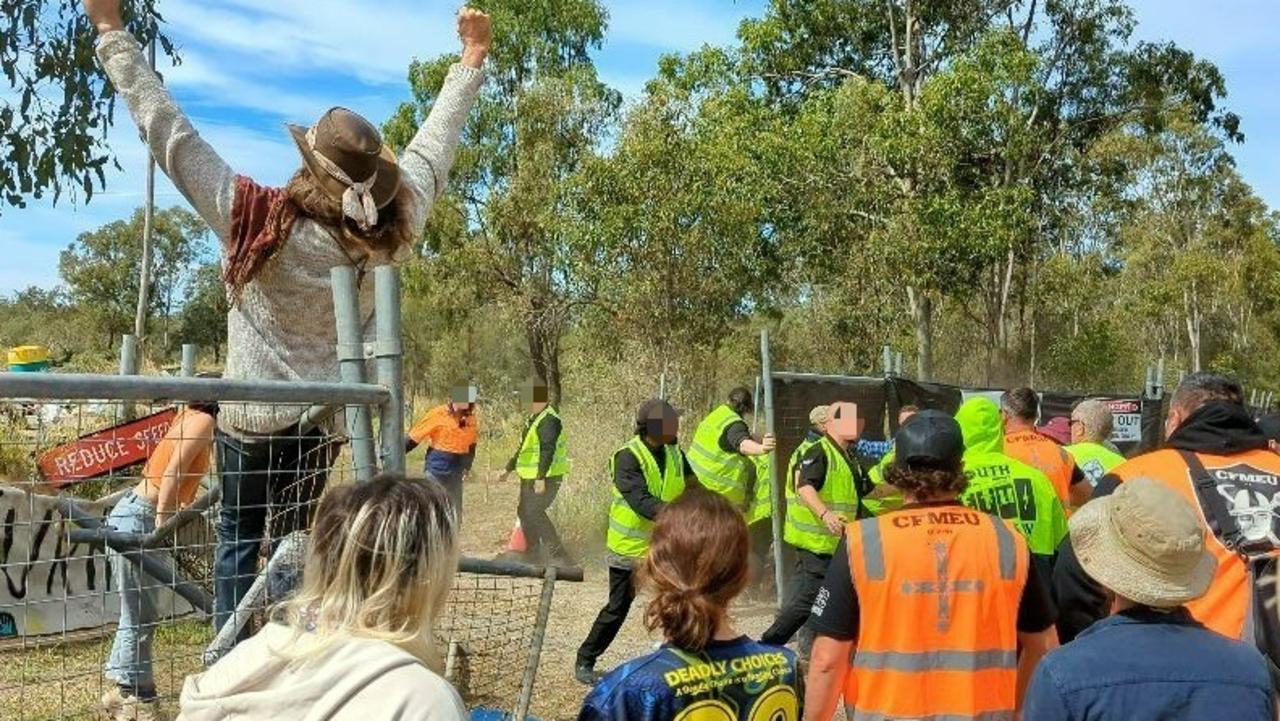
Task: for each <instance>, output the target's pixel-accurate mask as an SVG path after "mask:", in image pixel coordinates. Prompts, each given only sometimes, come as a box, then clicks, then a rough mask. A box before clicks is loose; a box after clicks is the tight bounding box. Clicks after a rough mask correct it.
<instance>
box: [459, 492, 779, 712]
mask: <svg viewBox="0 0 1280 721" xmlns="http://www.w3.org/2000/svg"><path fill="white" fill-rule="evenodd" d="M463 505H464V508H465V509H466V513H465V514H464V520H463V529H462V537H463V550H464V553H466V554H467V555H471V556H477V557H481V558H485V557H490V556H494V555H496V554H498V553H500V552H501V551H502V550H503V549H505V547H506V543H507V539H508V536H509V534H510V532H511V527H512V523H513V521H514V518H515V507H516V485H515V484H514V483H509V484H502V485H500V484H497V483H474V484H472V485H470V486H469V487H468V488H467V489H466V496H465V499H464V501H463ZM481 509H488V510H481ZM582 562H583V566H584V569H585V571H586V580H585V581H584V582H583V583H565V582H562V583H559V584H557V586H556V593H555V597H554V600H553V602H552V610H551V618H550V621H549V623H548V625H547V636H546V641H545V644H544V647H543V652H542V660H541V663H540V664H539V666H538V678H537V685H536V686H535V687H534V701H533V706H532V708H531V709H530V715H531V716H534V717H536V718H538V719H542V720H543V721H559V720H562V719H573V718H575V717H576V716H577V712H578V708H579V707H580V706H581V704H582V699H583V697H584V696H585V695H586V692H587V688H586V687H584V686H582V685H581V684H579V683H578V682H577V681H575V680H574V678H573V665H574V660H575V658H576V654H577V650H578V645H579V644H580V643H582V640H583V639H584V638H586V635H587V632H588V631H589V630H590V628H591V624H592V623H593V622H594V621H595V617H596V613H597V612H598V611H599V610H600V608H601V606H603V605H604V602H605V599H606V598H607V597H608V595H609V589H608V582H607V581H608V576H607V570H606V568H605V565H604V562H603V560H602V559H599V558H584V559H583V560H582ZM644 602H645V599H644V597H641V598H639V599H637V601H636V604H635V605H634V606H633V607H632V609H631V614H630V616H629V617H628V618H627V624H626V626H624V627H623V629H622V633H620V634H619V635H618V638H617V640H616V641H614V643H613V645H612V646H611V647H610V648H609V651H608V653H606V654H605V655H604V657H603V658H601V659H600V661H599V663H598V665H597V668H598V669H599V670H601V671H605V670H608V669H612V668H613V667H615V666H617V665H619V664H620V663H622V662H623V661H626V660H628V659H630V658H632V657H635V656H638V655H641V654H645V653H648V652H650V651H652V650H653V648H654V646H655V645H656V644H657V643H659V642H660V641H661V638H660V637H659V636H655V635H651V634H650V633H649V632H648V631H646V630H645V628H644V624H643V622H642V618H641V616H642V614H643V604H644ZM774 610H775V609H774V606H773V605H772V604H766V603H753V602H742V603H739V604H738V605H737V606H736V607H735V609H734V620H735V622H736V627H737V629H738V630H739V631H741V632H743V633H746V634H750V635H759V634H760V633H761V632H763V631H764V629H765V628H767V627H768V626H769V623H770V622H771V621H772V620H773V615H774Z"/></svg>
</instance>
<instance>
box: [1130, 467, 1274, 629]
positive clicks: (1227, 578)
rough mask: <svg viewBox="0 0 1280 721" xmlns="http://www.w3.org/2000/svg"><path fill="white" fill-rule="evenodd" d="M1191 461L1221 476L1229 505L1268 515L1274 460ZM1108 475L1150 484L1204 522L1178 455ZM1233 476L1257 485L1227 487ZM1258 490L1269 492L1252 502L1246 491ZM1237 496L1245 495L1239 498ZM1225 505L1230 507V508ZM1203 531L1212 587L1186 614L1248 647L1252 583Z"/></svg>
mask: <svg viewBox="0 0 1280 721" xmlns="http://www.w3.org/2000/svg"><path fill="white" fill-rule="evenodd" d="M1196 456H1198V457H1199V458H1200V462H1201V463H1203V464H1204V468H1205V470H1206V471H1208V472H1209V474H1210V475H1211V476H1216V475H1218V474H1219V473H1221V474H1222V477H1221V479H1220V480H1219V486H1220V488H1222V489H1223V491H1225V492H1226V493H1228V494H1230V495H1232V497H1233V500H1239V501H1247V502H1249V503H1250V504H1252V505H1251V509H1252V510H1254V511H1257V512H1259V514H1260V515H1261V516H1263V517H1267V516H1270V515H1271V509H1270V508H1269V507H1267V505H1266V503H1274V502H1275V500H1276V498H1277V496H1278V495H1280V456H1277V455H1276V454H1275V453H1272V452H1270V451H1265V450H1254V451H1246V452H1244V453H1239V454H1236V455H1234V456H1213V455H1208V454H1205V453H1197V454H1196ZM1112 473H1113V474H1115V476H1116V478H1117V479H1119V480H1120V481H1127V480H1132V479H1134V478H1141V477H1147V478H1154V479H1155V480H1157V481H1159V482H1160V483H1162V484H1164V485H1166V486H1168V487H1169V488H1172V489H1173V490H1175V491H1177V492H1178V493H1179V494H1180V495H1181V496H1182V497H1183V498H1185V499H1187V500H1188V501H1189V502H1190V503H1191V506H1192V507H1193V508H1195V509H1196V511H1197V512H1198V513H1199V514H1200V520H1201V522H1202V523H1203V522H1204V509H1202V508H1201V507H1200V499H1199V498H1197V497H1196V491H1195V487H1194V486H1193V485H1192V481H1191V472H1190V470H1188V468H1187V464H1186V463H1185V462H1183V460H1182V456H1181V455H1179V453H1178V451H1176V450H1172V449H1164V450H1159V451H1153V452H1151V453H1147V454H1144V455H1141V456H1138V457H1136V458H1134V459H1133V460H1130V461H1126V462H1124V463H1121V464H1120V465H1118V466H1116V467H1115V469H1114V470H1112ZM1233 474H1235V475H1234V478H1245V479H1248V478H1253V479H1255V480H1258V481H1260V483H1244V482H1241V483H1235V482H1233V481H1232V478H1233ZM1273 484H1274V485H1273ZM1260 487H1261V488H1267V489H1270V490H1269V492H1266V491H1264V492H1263V496H1264V497H1262V498H1259V497H1258V495H1257V491H1249V490H1248V489H1249V488H1254V489H1256V488H1260ZM1241 491H1245V492H1246V493H1247V494H1249V495H1246V496H1244V497H1243V498H1241V497H1240V495H1239V494H1240V492H1241ZM1264 501H1265V502H1266V503H1264ZM1227 505H1228V506H1231V507H1232V508H1235V507H1236V505H1235V504H1234V503H1228V504H1227ZM1240 505H1241V508H1239V509H1238V510H1239V511H1241V512H1243V511H1244V510H1245V508H1244V507H1243V505H1244V504H1243V503H1241V504H1240ZM1267 522H1269V523H1270V524H1271V526H1272V528H1274V526H1275V525H1276V521H1275V520H1273V519H1272V518H1269V517H1268V518H1267ZM1205 530H1206V534H1205V535H1206V541H1205V545H1206V546H1207V547H1208V549H1209V550H1210V551H1211V552H1212V553H1213V556H1214V558H1216V559H1218V570H1217V572H1216V573H1215V574H1214V576H1213V583H1211V584H1210V585H1209V591H1208V593H1206V594H1205V595H1203V596H1201V597H1200V598H1197V599H1196V600H1194V601H1190V602H1188V603H1187V604H1186V606H1187V610H1188V611H1190V612H1191V615H1192V616H1193V617H1194V618H1195V619H1196V620H1197V621H1199V622H1200V623H1202V624H1204V625H1205V626H1207V627H1209V628H1211V629H1213V630H1214V631H1217V632H1218V633H1220V634H1222V635H1224V636H1227V637H1228V638H1235V639H1240V640H1243V641H1247V642H1249V643H1253V641H1254V636H1253V630H1254V629H1253V582H1252V580H1251V579H1250V578H1249V569H1248V567H1247V566H1246V565H1245V562H1244V560H1243V559H1242V558H1240V556H1239V555H1237V554H1235V553H1232V552H1231V551H1229V550H1227V547H1226V546H1224V545H1223V544H1222V541H1221V540H1220V539H1218V538H1217V537H1216V536H1214V535H1213V534H1212V533H1207V531H1208V524H1206V525H1205Z"/></svg>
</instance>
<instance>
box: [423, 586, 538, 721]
mask: <svg viewBox="0 0 1280 721" xmlns="http://www.w3.org/2000/svg"><path fill="white" fill-rule="evenodd" d="M542 584H543V581H542V579H540V578H511V577H504V576H492V575H487V574H475V573H460V574H458V576H457V578H456V580H455V581H454V585H453V591H452V593H451V594H450V597H449V604H448V606H447V609H446V611H445V613H444V616H443V618H442V619H441V621H440V625H439V628H438V636H439V641H440V648H441V649H442V651H443V653H444V654H445V672H446V673H445V676H446V678H447V679H448V680H449V681H450V683H452V684H453V685H454V687H455V688H457V689H458V693H460V694H461V695H462V698H463V700H464V701H465V702H466V704H467V706H468V707H469V708H486V709H493V710H496V711H500V712H502V713H504V714H509V713H510V712H511V710H512V709H514V708H515V706H516V702H517V700H518V697H519V696H520V691H521V686H522V682H523V679H524V673H525V669H526V667H527V665H528V662H529V655H530V652H531V643H530V639H531V637H532V636H533V634H534V631H535V628H536V625H537V617H538V601H539V597H540V595H541V593H542Z"/></svg>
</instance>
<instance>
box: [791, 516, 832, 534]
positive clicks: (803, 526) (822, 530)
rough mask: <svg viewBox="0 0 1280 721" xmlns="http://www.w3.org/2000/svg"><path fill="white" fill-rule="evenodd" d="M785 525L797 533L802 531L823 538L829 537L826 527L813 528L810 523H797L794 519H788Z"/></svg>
mask: <svg viewBox="0 0 1280 721" xmlns="http://www.w3.org/2000/svg"><path fill="white" fill-rule="evenodd" d="M787 523H788V524H789V525H790V526H791V527H792V528H794V529H796V530H797V531H803V532H804V533H816V534H819V535H823V536H830V535H831V531H830V530H829V529H828V528H827V527H826V526H815V525H813V524H812V523H805V522H803V521H797V520H796V519H794V518H788V519H787Z"/></svg>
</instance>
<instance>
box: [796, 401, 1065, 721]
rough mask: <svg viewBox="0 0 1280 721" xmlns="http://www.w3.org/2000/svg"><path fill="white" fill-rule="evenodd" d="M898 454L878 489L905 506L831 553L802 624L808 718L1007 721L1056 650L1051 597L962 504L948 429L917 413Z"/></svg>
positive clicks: (1004, 530)
mask: <svg viewBox="0 0 1280 721" xmlns="http://www.w3.org/2000/svg"><path fill="white" fill-rule="evenodd" d="M988 402H990V401H988ZM992 405H993V406H994V404H992ZM895 449H896V453H895V454H894V455H895V457H894V461H893V463H892V464H891V465H890V466H889V468H888V470H887V473H886V475H887V478H886V481H887V482H889V483H891V484H893V485H894V486H895V487H896V488H899V489H901V490H902V491H903V492H904V493H905V494H906V499H907V505H906V506H904V507H903V509H902V510H899V511H895V512H892V513H888V514H885V515H883V516H879V517H877V518H867V519H863V520H861V521H858V522H857V523H854V524H852V525H850V526H849V530H848V532H847V533H846V534H845V539H844V540H843V541H841V542H840V546H839V548H837V549H836V552H835V558H834V560H833V561H832V563H831V568H830V570H829V571H828V572H827V576H826V578H825V579H824V580H823V582H822V588H821V591H820V593H819V594H818V599H817V601H816V602H815V603H814V606H813V616H812V618H811V619H810V622H809V625H810V627H811V628H812V629H813V631H814V632H816V633H817V634H818V639H817V641H815V642H814V645H813V654H812V660H811V665H810V669H809V677H808V681H807V683H806V687H807V689H806V695H805V705H804V706H805V719H806V720H807V721H831V718H832V716H833V715H834V714H835V711H836V705H837V703H838V701H839V700H840V697H841V694H842V692H843V696H844V704H845V709H846V711H847V713H848V717H849V718H851V719H859V720H860V719H908V718H910V719H934V718H937V719H941V718H947V719H952V718H954V719H979V718H983V719H985V718H990V719H1013V718H1014V716H1015V713H1016V709H1017V708H1018V705H1019V702H1020V701H1021V699H1022V696H1023V691H1024V689H1025V688H1026V684H1027V682H1028V681H1029V680H1030V678H1031V674H1032V672H1033V671H1034V669H1035V667H1036V664H1037V663H1038V662H1039V661H1040V659H1041V658H1042V657H1043V656H1044V654H1045V653H1047V652H1048V651H1049V650H1050V649H1052V648H1053V647H1054V646H1056V645H1057V637H1056V635H1055V633H1054V628H1053V623H1054V609H1053V603H1052V601H1051V600H1050V598H1049V592H1048V589H1047V588H1046V586H1045V583H1044V581H1043V580H1042V579H1041V577H1040V575H1039V574H1038V572H1037V571H1036V568H1035V566H1034V565H1032V564H1031V562H1030V554H1029V552H1028V548H1027V544H1026V541H1024V540H1023V539H1022V537H1021V536H1020V535H1019V534H1018V533H1016V532H1015V531H1014V530H1013V529H1012V528H1011V527H1010V525H1009V524H1008V523H1007V522H1006V521H1004V520H1003V519H1000V518H997V517H995V516H992V515H989V514H986V513H982V512H980V511H976V510H973V509H970V508H966V507H965V506H963V505H961V503H960V500H959V495H960V494H961V493H962V492H963V491H964V490H965V487H966V485H967V484H968V481H967V480H966V473H965V471H964V452H965V450H964V449H965V440H964V436H963V434H962V432H961V430H960V426H959V424H957V423H956V421H955V420H953V419H952V418H950V417H948V416H947V415H946V414H945V413H941V412H939V411H921V412H919V413H917V414H916V415H915V416H913V417H912V418H911V419H910V420H908V421H907V422H906V423H905V424H904V425H903V426H902V428H900V429H899V430H898V434H897V438H896V444H895ZM850 659H852V663H851V661H850Z"/></svg>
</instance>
